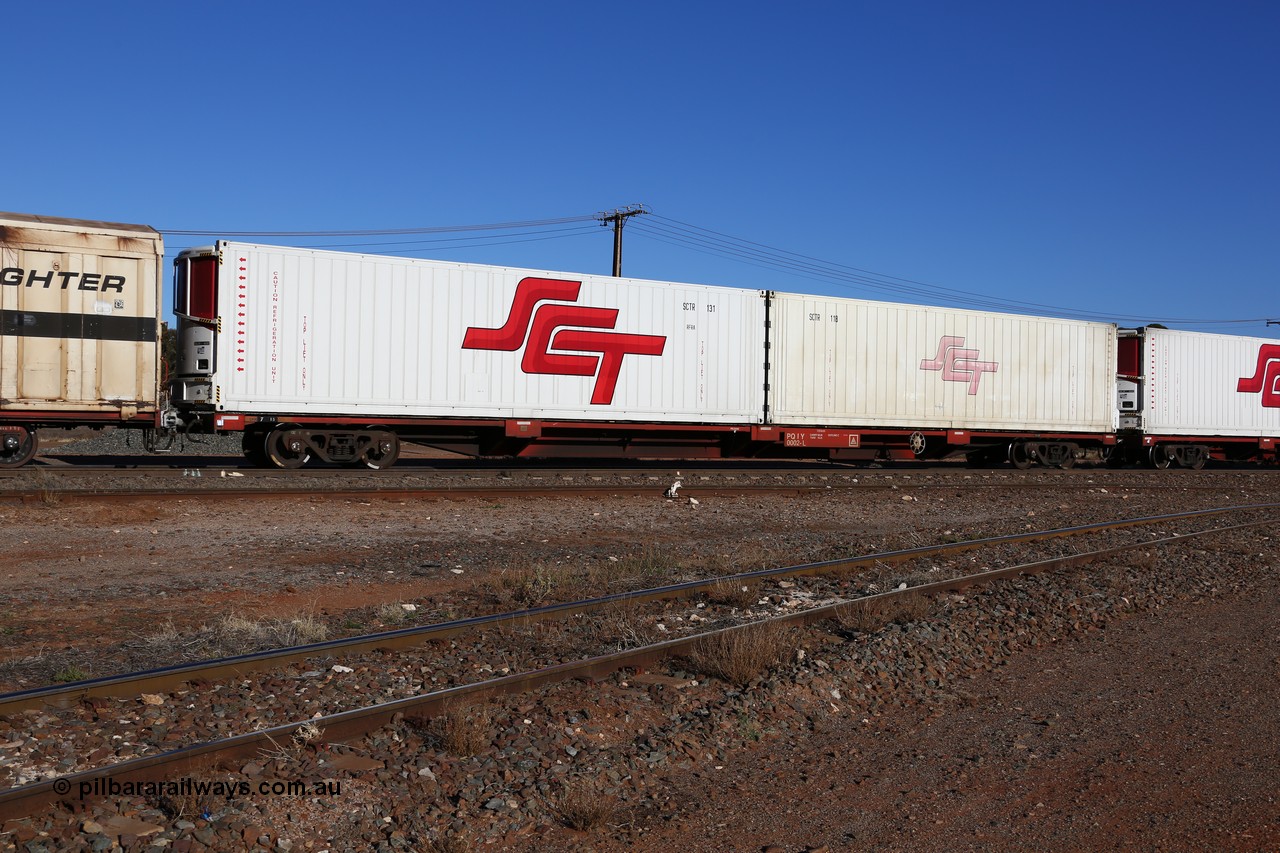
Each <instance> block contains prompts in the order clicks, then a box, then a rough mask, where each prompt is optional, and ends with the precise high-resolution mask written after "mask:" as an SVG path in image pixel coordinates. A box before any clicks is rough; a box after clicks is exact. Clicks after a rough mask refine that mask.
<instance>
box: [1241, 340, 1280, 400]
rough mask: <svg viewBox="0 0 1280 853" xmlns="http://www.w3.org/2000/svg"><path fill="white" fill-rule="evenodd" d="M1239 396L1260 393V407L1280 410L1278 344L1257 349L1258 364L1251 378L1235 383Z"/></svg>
mask: <svg viewBox="0 0 1280 853" xmlns="http://www.w3.org/2000/svg"><path fill="white" fill-rule="evenodd" d="M1236 391H1238V392H1239V393H1241V394H1257V393H1258V392H1259V391H1261V392H1262V405H1263V406H1265V407H1266V408H1268V409H1280V344H1263V345H1262V346H1260V347H1258V364H1257V367H1256V368H1255V369H1254V371H1253V375H1252V376H1245V377H1242V378H1241V379H1240V380H1239V382H1237V383H1236Z"/></svg>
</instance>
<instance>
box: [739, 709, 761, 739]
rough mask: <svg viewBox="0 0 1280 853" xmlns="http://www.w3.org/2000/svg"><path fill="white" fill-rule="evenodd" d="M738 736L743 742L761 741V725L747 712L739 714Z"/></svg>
mask: <svg viewBox="0 0 1280 853" xmlns="http://www.w3.org/2000/svg"><path fill="white" fill-rule="evenodd" d="M738 734H739V735H741V736H742V739H743V740H750V741H757V740H760V724H759V723H757V722H756V721H755V719H754V718H753V717H752V716H751V715H750V714H748V713H747V712H746V711H739V712H738Z"/></svg>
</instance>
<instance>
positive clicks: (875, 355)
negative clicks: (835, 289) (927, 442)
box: [769, 293, 1116, 434]
mask: <svg viewBox="0 0 1280 853" xmlns="http://www.w3.org/2000/svg"><path fill="white" fill-rule="evenodd" d="M772 318H773V324H772V329H771V335H772V341H771V350H770V352H771V359H770V360H771V363H772V367H771V369H770V389H769V414H770V420H771V421H772V422H773V423H777V424H811V425H823V426H831V425H842V424H848V425H853V426H862V427H912V428H946V429H954V430H966V431H967V430H993V431H1010V432H1013V431H1017V432H1030V433H1090V434H1098V433H1106V432H1109V431H1111V430H1112V429H1114V426H1115V406H1114V399H1115V379H1114V375H1115V373H1114V364H1115V351H1116V328H1115V326H1113V325H1110V324H1105V323H1086V322H1080V321H1075V320H1057V319H1049V318H1044V317H1025V316H1021V315H1015V314H992V313H986V312H980V311H965V310H959V309H954V308H933V307H923V306H917V305H903V304H897V303H887V302H868V301H863V300H857V299H837V298H830V297H817V296H800V295H794V294H784V293H780V294H777V295H776V296H775V297H774V298H773V307H772Z"/></svg>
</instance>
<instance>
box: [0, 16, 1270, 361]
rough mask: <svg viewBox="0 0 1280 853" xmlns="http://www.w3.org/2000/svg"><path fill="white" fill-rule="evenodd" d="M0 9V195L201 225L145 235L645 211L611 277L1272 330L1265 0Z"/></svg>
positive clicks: (590, 260)
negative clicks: (0, 52)
mask: <svg viewBox="0 0 1280 853" xmlns="http://www.w3.org/2000/svg"><path fill="white" fill-rule="evenodd" d="M5 23H6V31H7V32H8V33H9V34H10V38H8V39H7V40H6V46H5V60H6V66H7V67H8V69H9V80H10V86H9V87H7V89H8V97H7V98H6V99H5V114H6V115H8V116H9V117H10V120H9V122H7V127H6V132H5V133H3V134H0V154H2V155H3V157H2V160H0V162H3V163H4V164H5V179H4V196H3V201H2V202H0V208H3V209H7V210H12V211H18V212H23V213H36V214H47V215H54V216H69V217H78V218H86V219H105V220H113V221H121V222H141V223H146V224H149V225H152V226H154V227H156V228H159V229H161V230H162V231H166V232H172V231H180V230H207V231H210V232H213V233H212V234H210V235H209V236H195V235H178V234H172V233H168V234H166V243H167V245H168V246H169V247H170V248H171V249H173V250H176V249H177V248H180V247H183V246H188V245H198V244H204V243H209V242H212V240H213V237H214V236H229V235H230V234H231V233H232V232H246V231H250V232H251V231H302V232H319V231H353V230H391V229H409V228H426V227H446V226H459V225H472V224H495V223H510V222H542V221H546V220H553V219H562V218H572V217H579V216H584V217H586V216H590V215H591V214H593V213H595V212H597V211H603V210H611V209H613V208H617V207H620V206H624V205H629V204H633V203H643V204H646V205H648V207H649V209H650V210H652V212H653V215H651V216H644V217H635V218H633V219H632V220H630V224H629V225H628V227H627V229H626V230H625V232H624V233H625V252H624V272H625V273H626V274H627V275H628V276H635V277H639V278H655V279H669V280H678V281H692V282H699V283H709V284H724V285H731V286H740V287H750V288H761V289H765V288H769V289H776V290H786V291H795V292H809V293H826V294H833V295H838V296H851V297H859V298H871V299H895V300H898V301H910V302H924V303H929V304H950V305H965V306H978V307H985V306H989V305H997V306H1008V305H1010V304H1011V303H1012V302H1022V303H1034V304H1038V305H1045V306H1054V308H1053V309H1043V310H1042V311H1040V312H1039V313H1047V314H1053V315H1063V314H1064V313H1067V312H1071V313H1073V314H1087V315H1089V316H1090V317H1093V318H1097V319H1114V320H1117V321H1119V322H1121V323H1122V324H1132V323H1134V322H1136V321H1138V320H1175V319H1190V320H1196V321H1210V320H1240V319H1254V318H1267V317H1270V318H1275V319H1280V109H1278V108H1277V107H1278V106H1280V51H1277V49H1276V45H1277V44H1280V3H1275V2H1250V1H1249V0H1238V2H1229V3H1211V2H1178V0H1172V2H1072V3H1061V2H1059V3H1048V2H972V3H959V2H902V3H871V2H830V3H828V2H811V3H804V2H801V3H792V4H779V3H767V4H766V3H752V2H735V3H720V2H684V3H668V2H647V3H643V4H634V3H633V4H611V3H599V2H595V3H578V2H548V3H539V4H532V3H514V2H513V3H506V2H496V3H489V4H461V3H456V4H455V3H450V4H443V3H368V4H354V3H334V2H324V1H323V0H322V1H321V2H309V3H286V2H277V3H261V2H255V3H242V2H223V3H208V4H197V3H171V4H155V3H146V4H144V3H134V2H118V3H111V4H89V3H87V2H85V3H77V2H72V3H66V4H36V3H30V4H19V5H17V6H16V7H14V8H7V9H6V10H5ZM18 35H20V36H21V37H17V36H18ZM700 229H708V230H710V231H714V232H718V235H722V236H716V235H709V234H707V233H706V231H703V230H700ZM460 238H465V239H460ZM257 239H259V241H260V242H278V243H285V244H295V245H321V244H344V245H347V246H349V247H350V248H352V249H353V250H359V251H374V252H379V253H388V254H408V255H412V256H416V257H436V258H441V259H445V260H457V261H472V262H477V263H496V264H506V265H512V266H524V267H535V268H544V269H553V270H564V271H573V272H585V273H601V274H607V273H608V272H609V270H610V261H611V249H612V238H611V235H610V233H609V231H608V230H607V229H605V228H602V227H600V226H599V225H597V224H595V223H594V222H592V221H591V220H590V219H584V220H578V221H574V222H569V223H564V224H560V225H555V226H551V225H545V226H530V227H526V228H521V229H515V228H508V229H500V230H490V231H475V232H460V233H459V232H446V233H432V234H418V235H408V236H367V237H359V238H351V237H342V238H337V237H331V238H319V237H306V236H298V237H277V238H268V237H263V238H257ZM428 241H435V242H428ZM441 241H447V242H441ZM744 241H749V242H744ZM357 243H358V244H359V245H358V246H355V245H351V244H357ZM708 250H710V251H708ZM744 252H745V253H746V254H747V257H744ZM787 253H793V254H787ZM796 256H803V258H797V257H796ZM849 268H855V269H853V270H851V269H849ZM858 271H873V273H874V274H871V275H868V274H866V273H863V272H858ZM889 277H893V278H889ZM900 280H906V281H905V282H904V281H900ZM908 282H910V284H908ZM917 283H923V284H926V285H928V286H929V287H925V288H922V287H921V286H920V284H917ZM904 288H909V289H904ZM934 288H949V289H951V290H953V291H963V292H964V293H952V292H949V291H940V290H936V289H934ZM1171 325H1175V324H1173V323H1171ZM1176 325H1179V326H1180V327H1181V328H1192V329H1200V330H1204V331H1226V332H1231V333H1239V334H1251V335H1263V336H1270V337H1280V327H1270V328H1268V327H1266V326H1265V325H1264V324H1263V323H1261V322H1254V323H1240V324H1221V325H1219V324H1206V323H1203V322H1196V323H1189V324H1186V323H1181V324H1176Z"/></svg>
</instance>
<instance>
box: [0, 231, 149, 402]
mask: <svg viewBox="0 0 1280 853" xmlns="http://www.w3.org/2000/svg"><path fill="white" fill-rule="evenodd" d="M163 260H164V242H163V240H162V238H161V236H160V234H159V233H158V232H156V231H155V230H153V229H151V228H148V227H147V226H145V225H122V224H117V223H112V222H90V221H84V220H79V219H56V218H53V217H44V216H28V215H24V214H18V213H0V420H3V421H6V422H11V423H12V422H23V423H26V424H31V425H41V424H47V423H59V422H63V423H65V422H79V423H95V422H100V421H105V422H116V423H118V422H121V421H131V420H153V419H154V416H155V410H156V397H157V390H158V387H159V381H158V375H157V369H158V368H157V365H158V358H157V357H158V354H159V329H160V281H161V277H162V274H161V264H162V263H163Z"/></svg>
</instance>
